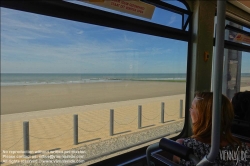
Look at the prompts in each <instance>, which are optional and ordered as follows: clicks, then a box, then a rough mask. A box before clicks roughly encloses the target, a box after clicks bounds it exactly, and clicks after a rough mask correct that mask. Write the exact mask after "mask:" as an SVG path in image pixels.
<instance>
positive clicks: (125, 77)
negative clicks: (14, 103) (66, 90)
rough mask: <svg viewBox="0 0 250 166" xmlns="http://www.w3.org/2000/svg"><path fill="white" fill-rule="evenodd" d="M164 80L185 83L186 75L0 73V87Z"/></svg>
mask: <svg viewBox="0 0 250 166" xmlns="http://www.w3.org/2000/svg"><path fill="white" fill-rule="evenodd" d="M164 80H184V81H185V80H186V73H167V74H165V73H164V74H163V73H139V74H127V73H126V74H125V73H119V74H117V73H115V74H114V73H105V74H104V73H103V74H102V73H87V74H72V73H25V74H24V73H1V86H18V85H44V84H73V83H94V82H115V81H164Z"/></svg>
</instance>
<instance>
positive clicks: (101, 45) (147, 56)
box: [1, 8, 187, 164]
mask: <svg viewBox="0 0 250 166" xmlns="http://www.w3.org/2000/svg"><path fill="white" fill-rule="evenodd" d="M170 17H171V16H170ZM159 19H161V17H159ZM186 63H187V42H184V41H178V40H172V39H167V38H161V37H155V36H150V35H145V34H140V33H135V32H129V31H124V30H118V29H113V28H108V27H101V26H96V25H91V24H85V23H79V22H73V21H68V20H63V19H57V18H52V17H47V16H42V15H36V14H31V13H26V12H20V11H16V10H10V9H6V8H1V163H2V164H11V163H17V164H18V163H22V162H23V163H25V162H33V163H55V162H58V163H63V162H68V163H70V164H74V163H83V162H85V163H86V164H90V163H93V162H94V161H93V160H94V159H101V160H102V159H105V157H108V155H109V154H112V155H117V154H120V153H122V152H123V151H124V150H126V149H128V148H131V147H133V148H136V147H137V146H139V145H141V144H144V143H147V142H149V141H151V140H154V139H156V138H161V137H162V136H167V135H169V137H172V136H173V135H176V134H178V133H180V131H181V130H182V128H183V125H184V118H183V116H184V110H183V108H184V105H185V95H184V94H185V89H186V68H187V65H186ZM27 124H28V127H27V126H26V125H27ZM25 126H26V127H25ZM27 128H28V130H27ZM130 150H132V149H130ZM27 152H28V153H29V154H30V155H28V154H27ZM24 155H26V157H24ZM48 156H50V157H48ZM10 158H12V159H10ZM95 161H96V160H95Z"/></svg>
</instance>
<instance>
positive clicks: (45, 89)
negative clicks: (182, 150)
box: [1, 81, 250, 165]
mask: <svg viewBox="0 0 250 166" xmlns="http://www.w3.org/2000/svg"><path fill="white" fill-rule="evenodd" d="M248 83H249V82H246V84H245V86H244V87H241V91H245V90H250V87H249V86H247V85H248ZM1 88H2V89H1V93H2V96H1V97H2V98H1V144H2V146H1V161H3V156H2V155H3V150H7V151H11V152H13V151H22V150H23V135H22V134H23V133H22V132H23V122H24V121H29V124H30V134H29V135H30V150H32V151H37V150H42V151H48V150H52V151H53V150H59V151H66V150H69V149H73V148H74V149H75V150H78V151H79V150H83V151H86V153H87V154H86V158H87V159H89V160H90V159H91V158H93V157H94V156H95V155H97V156H102V155H104V154H105V155H107V154H110V153H111V155H107V156H106V157H101V159H98V158H97V159H93V160H92V159H91V160H90V161H89V162H87V163H86V165H88V163H89V164H90V163H94V162H96V161H99V160H102V159H105V158H108V157H112V156H114V155H117V154H122V153H124V152H125V151H126V149H127V148H126V146H130V147H133V148H129V149H130V150H132V149H134V146H137V144H138V143H139V142H147V143H149V141H150V140H154V141H157V140H155V138H160V137H162V136H164V134H168V133H169V134H172V135H170V136H169V137H173V135H174V134H175V135H176V134H178V133H179V132H180V131H181V130H182V127H183V125H184V122H183V120H184V118H180V100H183V106H184V105H185V94H184V93H185V82H154V81H148V82H146V81H141V82H139V81H131V82H109V83H87V84H61V85H32V86H8V87H7V86H6V87H1ZM162 102H164V103H165V111H164V112H165V114H164V123H161V122H160V116H161V112H160V111H161V103H162ZM139 105H141V106H142V128H141V129H138V106H139ZM110 109H114V119H115V120H114V135H113V136H110V135H109V132H110V131H109V125H110V124H109V117H110ZM74 114H77V115H78V119H79V120H78V123H79V144H78V145H73V129H72V128H73V115H74ZM182 117H184V113H183V114H182ZM150 143H152V142H150ZM141 146H146V145H145V144H143V145H141ZM99 147H109V148H101V149H100V148H99ZM119 149H120V150H121V149H123V150H121V151H119V152H118V153H114V154H113V153H112V151H117V150H119ZM42 154H47V155H48V153H46V152H44V153H42ZM18 155H19V156H20V155H22V154H18ZM18 155H15V157H17V156H18ZM34 156H39V155H34ZM94 158H95V157H94ZM5 159H6V158H5ZM21 159H23V158H20V159H18V160H21ZM80 159H81V158H80ZM39 160H40V159H39ZM41 160H42V159H41ZM95 160H96V161H95ZM9 164H10V163H9V162H5V163H3V165H9ZM17 165H20V163H18V164H17ZM25 165H26V164H25ZM31 165H32V164H31ZM38 165H41V164H38ZM59 165H60V164H59ZM61 165H62V164H61Z"/></svg>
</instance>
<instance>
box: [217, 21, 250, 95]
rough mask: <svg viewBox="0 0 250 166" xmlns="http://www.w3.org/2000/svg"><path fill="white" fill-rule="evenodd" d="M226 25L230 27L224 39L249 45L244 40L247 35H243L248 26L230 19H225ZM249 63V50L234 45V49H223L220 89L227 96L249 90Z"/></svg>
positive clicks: (247, 30)
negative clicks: (242, 49) (221, 83)
mask: <svg viewBox="0 0 250 166" xmlns="http://www.w3.org/2000/svg"><path fill="white" fill-rule="evenodd" d="M226 25H227V26H230V27H232V28H231V29H226V31H225V40H227V41H230V42H233V43H237V44H242V45H246V46H249V43H248V42H246V41H247V36H245V34H244V32H243V31H245V32H249V29H248V28H246V27H244V26H242V25H239V24H236V23H234V22H232V21H226ZM233 28H235V29H233ZM242 30H243V31H242ZM249 63H250V56H249V52H244V51H240V49H239V50H237V47H235V48H234V49H225V50H224V71H223V86H222V90H223V93H224V94H225V95H227V97H228V98H230V99H231V98H232V97H233V96H234V94H235V93H236V92H239V91H246V90H248V91H249V90H250V88H249V83H250V68H249Z"/></svg>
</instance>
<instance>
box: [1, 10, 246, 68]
mask: <svg viewBox="0 0 250 166" xmlns="http://www.w3.org/2000/svg"><path fill="white" fill-rule="evenodd" d="M163 15H165V17H162V16H163ZM147 21H152V22H158V23H160V24H164V25H167V26H172V27H175V28H180V26H181V17H180V16H179V15H177V14H174V13H170V12H166V11H163V10H161V9H156V10H155V12H154V15H153V17H152V20H147ZM248 55H249V53H248ZM243 57H244V55H243ZM247 57H250V56H247ZM186 62H187V42H183V41H178V40H172V39H166V38H161V37H155V36H150V35H145V34H139V33H134V32H129V31H124V30H118V29H114V28H109V27H102V26H97V25H91V24H85V23H79V22H74V21H68V20H64V19H58V18H53V17H48V16H41V15H37V14H32V13H26V12H20V11H16V10H10V9H6V8H1V73H185V72H186ZM246 62H250V58H246ZM243 65H245V66H246V65H247V64H244V62H243ZM245 71H246V72H248V73H250V67H249V66H246V67H244V69H243V70H242V72H245Z"/></svg>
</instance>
